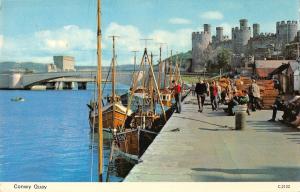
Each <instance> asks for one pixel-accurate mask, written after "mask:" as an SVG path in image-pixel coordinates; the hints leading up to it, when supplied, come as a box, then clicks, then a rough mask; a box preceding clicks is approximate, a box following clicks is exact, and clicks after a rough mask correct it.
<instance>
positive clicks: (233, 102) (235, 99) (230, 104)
mask: <svg viewBox="0 0 300 192" xmlns="http://www.w3.org/2000/svg"><path fill="white" fill-rule="evenodd" d="M239 103H240V98H239V97H238V95H237V94H236V92H233V98H232V99H231V100H230V101H229V102H228V108H227V109H224V111H225V112H227V113H228V115H231V116H232V115H234V112H233V108H234V107H235V106H237V105H239Z"/></svg>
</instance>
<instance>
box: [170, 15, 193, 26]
mask: <svg viewBox="0 0 300 192" xmlns="http://www.w3.org/2000/svg"><path fill="white" fill-rule="evenodd" d="M169 23H171V24H178V25H184V24H190V23H191V21H190V20H188V19H184V18H179V17H175V18H171V19H169Z"/></svg>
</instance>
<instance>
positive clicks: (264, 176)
mask: <svg viewBox="0 0 300 192" xmlns="http://www.w3.org/2000/svg"><path fill="white" fill-rule="evenodd" d="M191 170H193V171H196V172H195V173H194V174H193V175H192V177H193V178H194V179H195V181H212V182H216V181H226V182H228V181H229V182H235V181H258V182H260V181H264V182H265V181H300V167H262V168H258V169H208V168H192V169H191ZM197 172H201V174H197ZM204 173H207V174H204ZM213 174H215V175H213Z"/></svg>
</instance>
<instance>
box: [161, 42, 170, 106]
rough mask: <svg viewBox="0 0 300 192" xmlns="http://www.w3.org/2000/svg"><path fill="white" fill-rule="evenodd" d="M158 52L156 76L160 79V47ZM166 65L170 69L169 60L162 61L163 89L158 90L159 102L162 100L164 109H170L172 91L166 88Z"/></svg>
mask: <svg viewBox="0 0 300 192" xmlns="http://www.w3.org/2000/svg"><path fill="white" fill-rule="evenodd" d="M159 51H160V59H159V60H160V62H159V71H158V75H159V77H160V76H161V72H162V67H163V66H162V64H163V62H162V61H161V47H160V49H159ZM167 63H169V66H170V69H171V64H172V63H170V62H169V59H168V60H165V61H164V83H163V87H162V88H160V92H161V100H162V103H163V105H164V106H166V107H171V106H172V91H171V90H170V89H168V87H167V69H168V66H167ZM170 71H171V70H170ZM170 76H171V74H170ZM159 79H160V78H159ZM170 85H171V84H170Z"/></svg>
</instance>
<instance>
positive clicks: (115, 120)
mask: <svg viewBox="0 0 300 192" xmlns="http://www.w3.org/2000/svg"><path fill="white" fill-rule="evenodd" d="M115 38H116V36H112V40H113V57H112V61H111V70H112V74H111V83H112V89H111V90H112V92H111V96H109V97H108V98H107V100H108V103H107V105H106V106H103V109H102V123H103V130H104V131H105V132H106V133H112V131H115V132H116V131H119V130H118V129H120V128H121V127H122V125H123V122H125V121H126V118H127V116H130V115H131V114H132V111H131V110H130V109H129V110H127V108H126V107H125V106H123V105H122V103H121V99H120V97H119V96H117V95H116V90H115V88H116V54H115ZM91 106H92V105H90V113H89V121H90V125H94V122H96V126H97V122H98V113H97V110H94V107H91ZM95 106H96V108H97V106H98V103H97V104H96V105H95ZM91 128H93V126H91ZM106 135H109V134H105V136H106Z"/></svg>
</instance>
